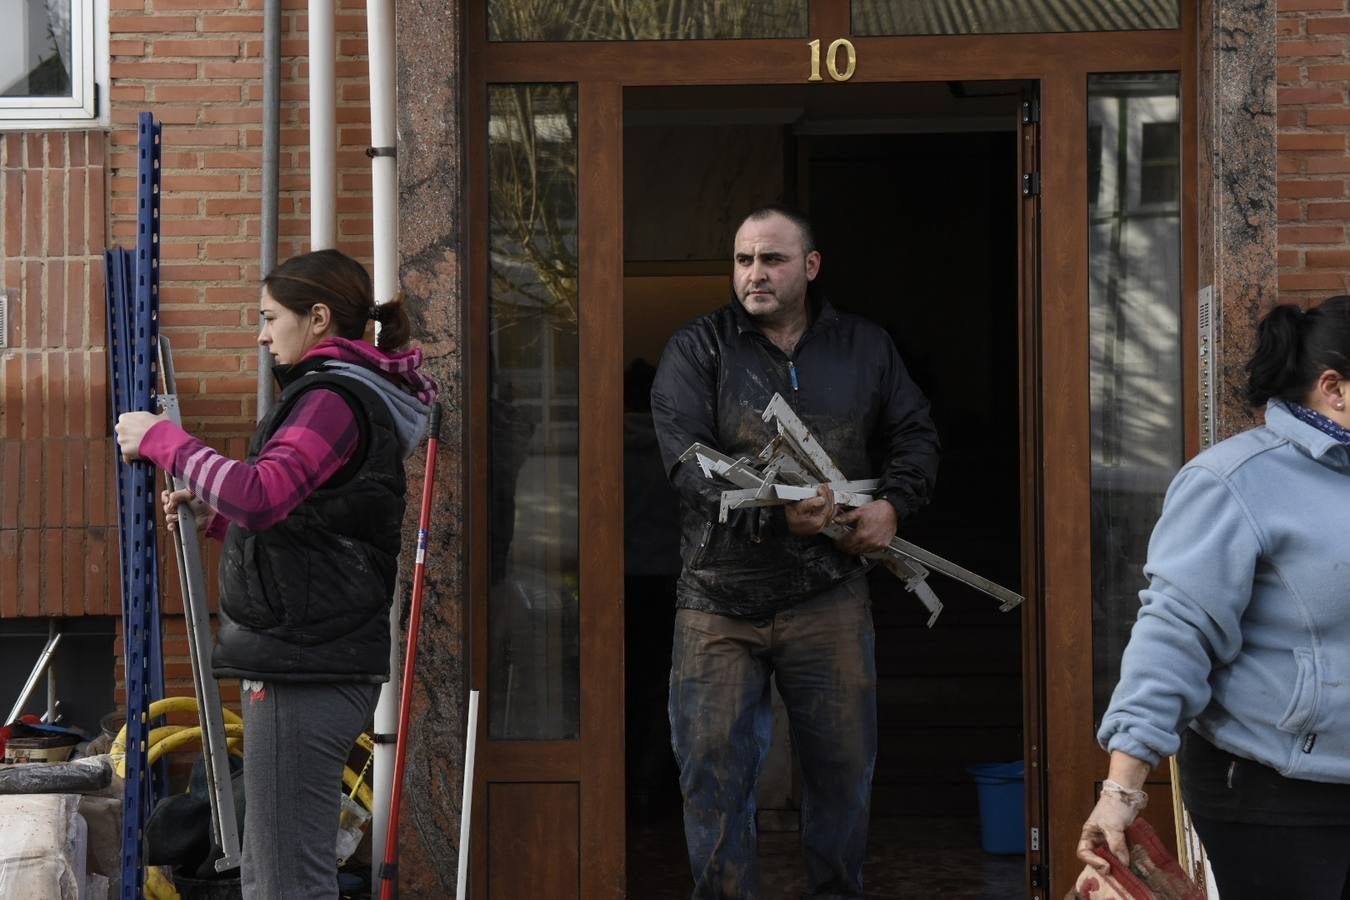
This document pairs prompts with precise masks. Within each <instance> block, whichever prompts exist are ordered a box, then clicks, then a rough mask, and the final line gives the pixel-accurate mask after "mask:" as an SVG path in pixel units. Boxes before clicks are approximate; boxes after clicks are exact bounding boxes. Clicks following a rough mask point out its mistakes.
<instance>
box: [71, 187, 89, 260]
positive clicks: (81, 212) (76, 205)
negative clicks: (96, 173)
mask: <svg viewBox="0 0 1350 900" xmlns="http://www.w3.org/2000/svg"><path fill="white" fill-rule="evenodd" d="M86 177H87V174H86V172H85V171H84V169H71V170H70V182H69V195H68V196H69V198H70V199H69V204H70V205H69V207H68V211H67V215H66V246H67V247H68V248H70V252H71V254H72V255H75V254H85V253H88V252H89V251H90V250H91V249H93V248H91V247H90V246H89V244H88V243H87V241H86V239H85V235H84V228H85V225H86V224H87V223H88V221H89V209H88V205H87V204H88V195H87V194H86V193H85V185H84V181H85V178H86Z"/></svg>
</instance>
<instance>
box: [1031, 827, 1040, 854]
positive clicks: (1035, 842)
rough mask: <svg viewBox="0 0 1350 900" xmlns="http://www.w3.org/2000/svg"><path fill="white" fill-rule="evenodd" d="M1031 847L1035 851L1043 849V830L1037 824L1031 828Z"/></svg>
mask: <svg viewBox="0 0 1350 900" xmlns="http://www.w3.org/2000/svg"><path fill="white" fill-rule="evenodd" d="M1031 849H1032V851H1033V852H1035V851H1037V850H1039V849H1041V830H1040V829H1039V828H1036V827H1035V826H1032V829H1031Z"/></svg>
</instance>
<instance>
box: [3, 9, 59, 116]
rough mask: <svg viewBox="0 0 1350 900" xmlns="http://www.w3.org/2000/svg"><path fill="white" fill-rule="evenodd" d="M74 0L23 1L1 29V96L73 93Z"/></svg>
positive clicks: (43, 95)
mask: <svg viewBox="0 0 1350 900" xmlns="http://www.w3.org/2000/svg"><path fill="white" fill-rule="evenodd" d="M70 4H71V0H19V2H18V3H16V4H13V6H14V7H15V8H14V9H11V13H14V12H17V13H18V15H17V18H16V17H14V16H12V15H11V16H7V17H6V22H5V28H4V29H2V30H0V96H4V97H69V96H70V88H71V83H70V67H71V59H70Z"/></svg>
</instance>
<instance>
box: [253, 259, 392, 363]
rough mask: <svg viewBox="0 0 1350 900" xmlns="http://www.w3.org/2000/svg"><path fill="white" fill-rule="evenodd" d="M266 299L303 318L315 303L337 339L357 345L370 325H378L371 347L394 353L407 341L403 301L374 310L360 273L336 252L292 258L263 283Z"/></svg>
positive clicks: (371, 293)
mask: <svg viewBox="0 0 1350 900" xmlns="http://www.w3.org/2000/svg"><path fill="white" fill-rule="evenodd" d="M263 285H264V286H265V287H266V288H267V292H268V293H269V294H271V295H272V299H273V300H275V301H277V303H280V304H281V305H282V306H284V307H286V308H287V309H289V310H290V311H291V312H293V313H295V314H297V315H301V316H306V315H309V311H310V310H311V309H313V307H314V305H315V304H316V303H322V304H324V305H326V306H327V307H328V309H329V311H330V312H331V313H332V314H333V324H334V325H335V326H336V328H337V333H338V336H339V337H344V338H347V339H348V340H353V341H359V340H361V338H363V337H364V336H365V333H366V328H367V326H369V325H370V323H371V320H372V319H373V320H375V321H377V322H379V323H380V335H379V338H378V340H377V342H376V346H377V347H379V348H380V349H381V350H384V351H386V352H388V351H392V350H397V349H398V348H399V347H402V346H403V345H404V344H406V343H408V340H409V338H411V337H412V322H411V321H410V320H409V318H408V311H407V309H405V308H404V305H403V295H402V294H399V296H397V297H395V298H394V299H393V300H390V301H389V302H388V303H381V304H379V305H378V306H377V305H376V304H375V290H374V287H373V286H372V285H371V281H370V273H369V272H367V271H366V267H365V266H363V265H361V264H360V263H359V262H357V261H356V260H354V259H352V258H351V257H350V256H348V255H347V254H345V253H343V252H342V251H340V250H315V251H313V252H311V253H302V254H300V255H299V256H292V257H291V258H290V259H288V260H286V261H285V262H284V263H282V264H281V265H279V266H277V267H276V268H275V269H273V270H272V271H271V272H269V273H268V275H267V277H266V278H264V279H263Z"/></svg>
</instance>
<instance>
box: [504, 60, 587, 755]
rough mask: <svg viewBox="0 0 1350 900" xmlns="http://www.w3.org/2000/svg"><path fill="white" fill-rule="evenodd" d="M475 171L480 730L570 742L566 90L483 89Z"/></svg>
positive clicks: (571, 469)
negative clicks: (484, 651)
mask: <svg viewBox="0 0 1350 900" xmlns="http://www.w3.org/2000/svg"><path fill="white" fill-rule="evenodd" d="M488 169H489V176H488V177H489V185H488V217H489V235H488V240H489V247H488V257H489V263H488V265H489V286H488V292H489V296H488V309H489V312H488V319H489V324H488V327H489V343H488V350H489V354H490V360H489V364H488V365H489V369H490V372H489V385H488V390H489V392H490V393H489V405H488V408H489V420H490V425H491V432H490V437H489V451H488V452H489V457H488V458H489V460H490V471H489V498H490V500H489V507H490V508H489V513H488V521H489V538H488V542H489V558H490V561H489V569H490V581H491V584H490V587H489V598H488V632H489V637H488V669H489V673H488V698H489V699H488V709H489V716H490V718H489V731H490V734H491V736H492V737H493V738H498V739H501V738H514V739H521V740H558V739H567V738H575V737H576V736H577V734H578V727H579V720H580V666H579V663H580V650H579V647H580V645H579V642H578V624H579V614H578V602H579V589H580V569H579V564H578V557H577V474H578V459H577V446H578V445H577V430H578V429H577V423H578V407H577V349H578V342H577V302H578V297H577V92H576V88H575V86H573V85H529V86H511V87H496V86H494V87H491V88H489V118H488Z"/></svg>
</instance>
